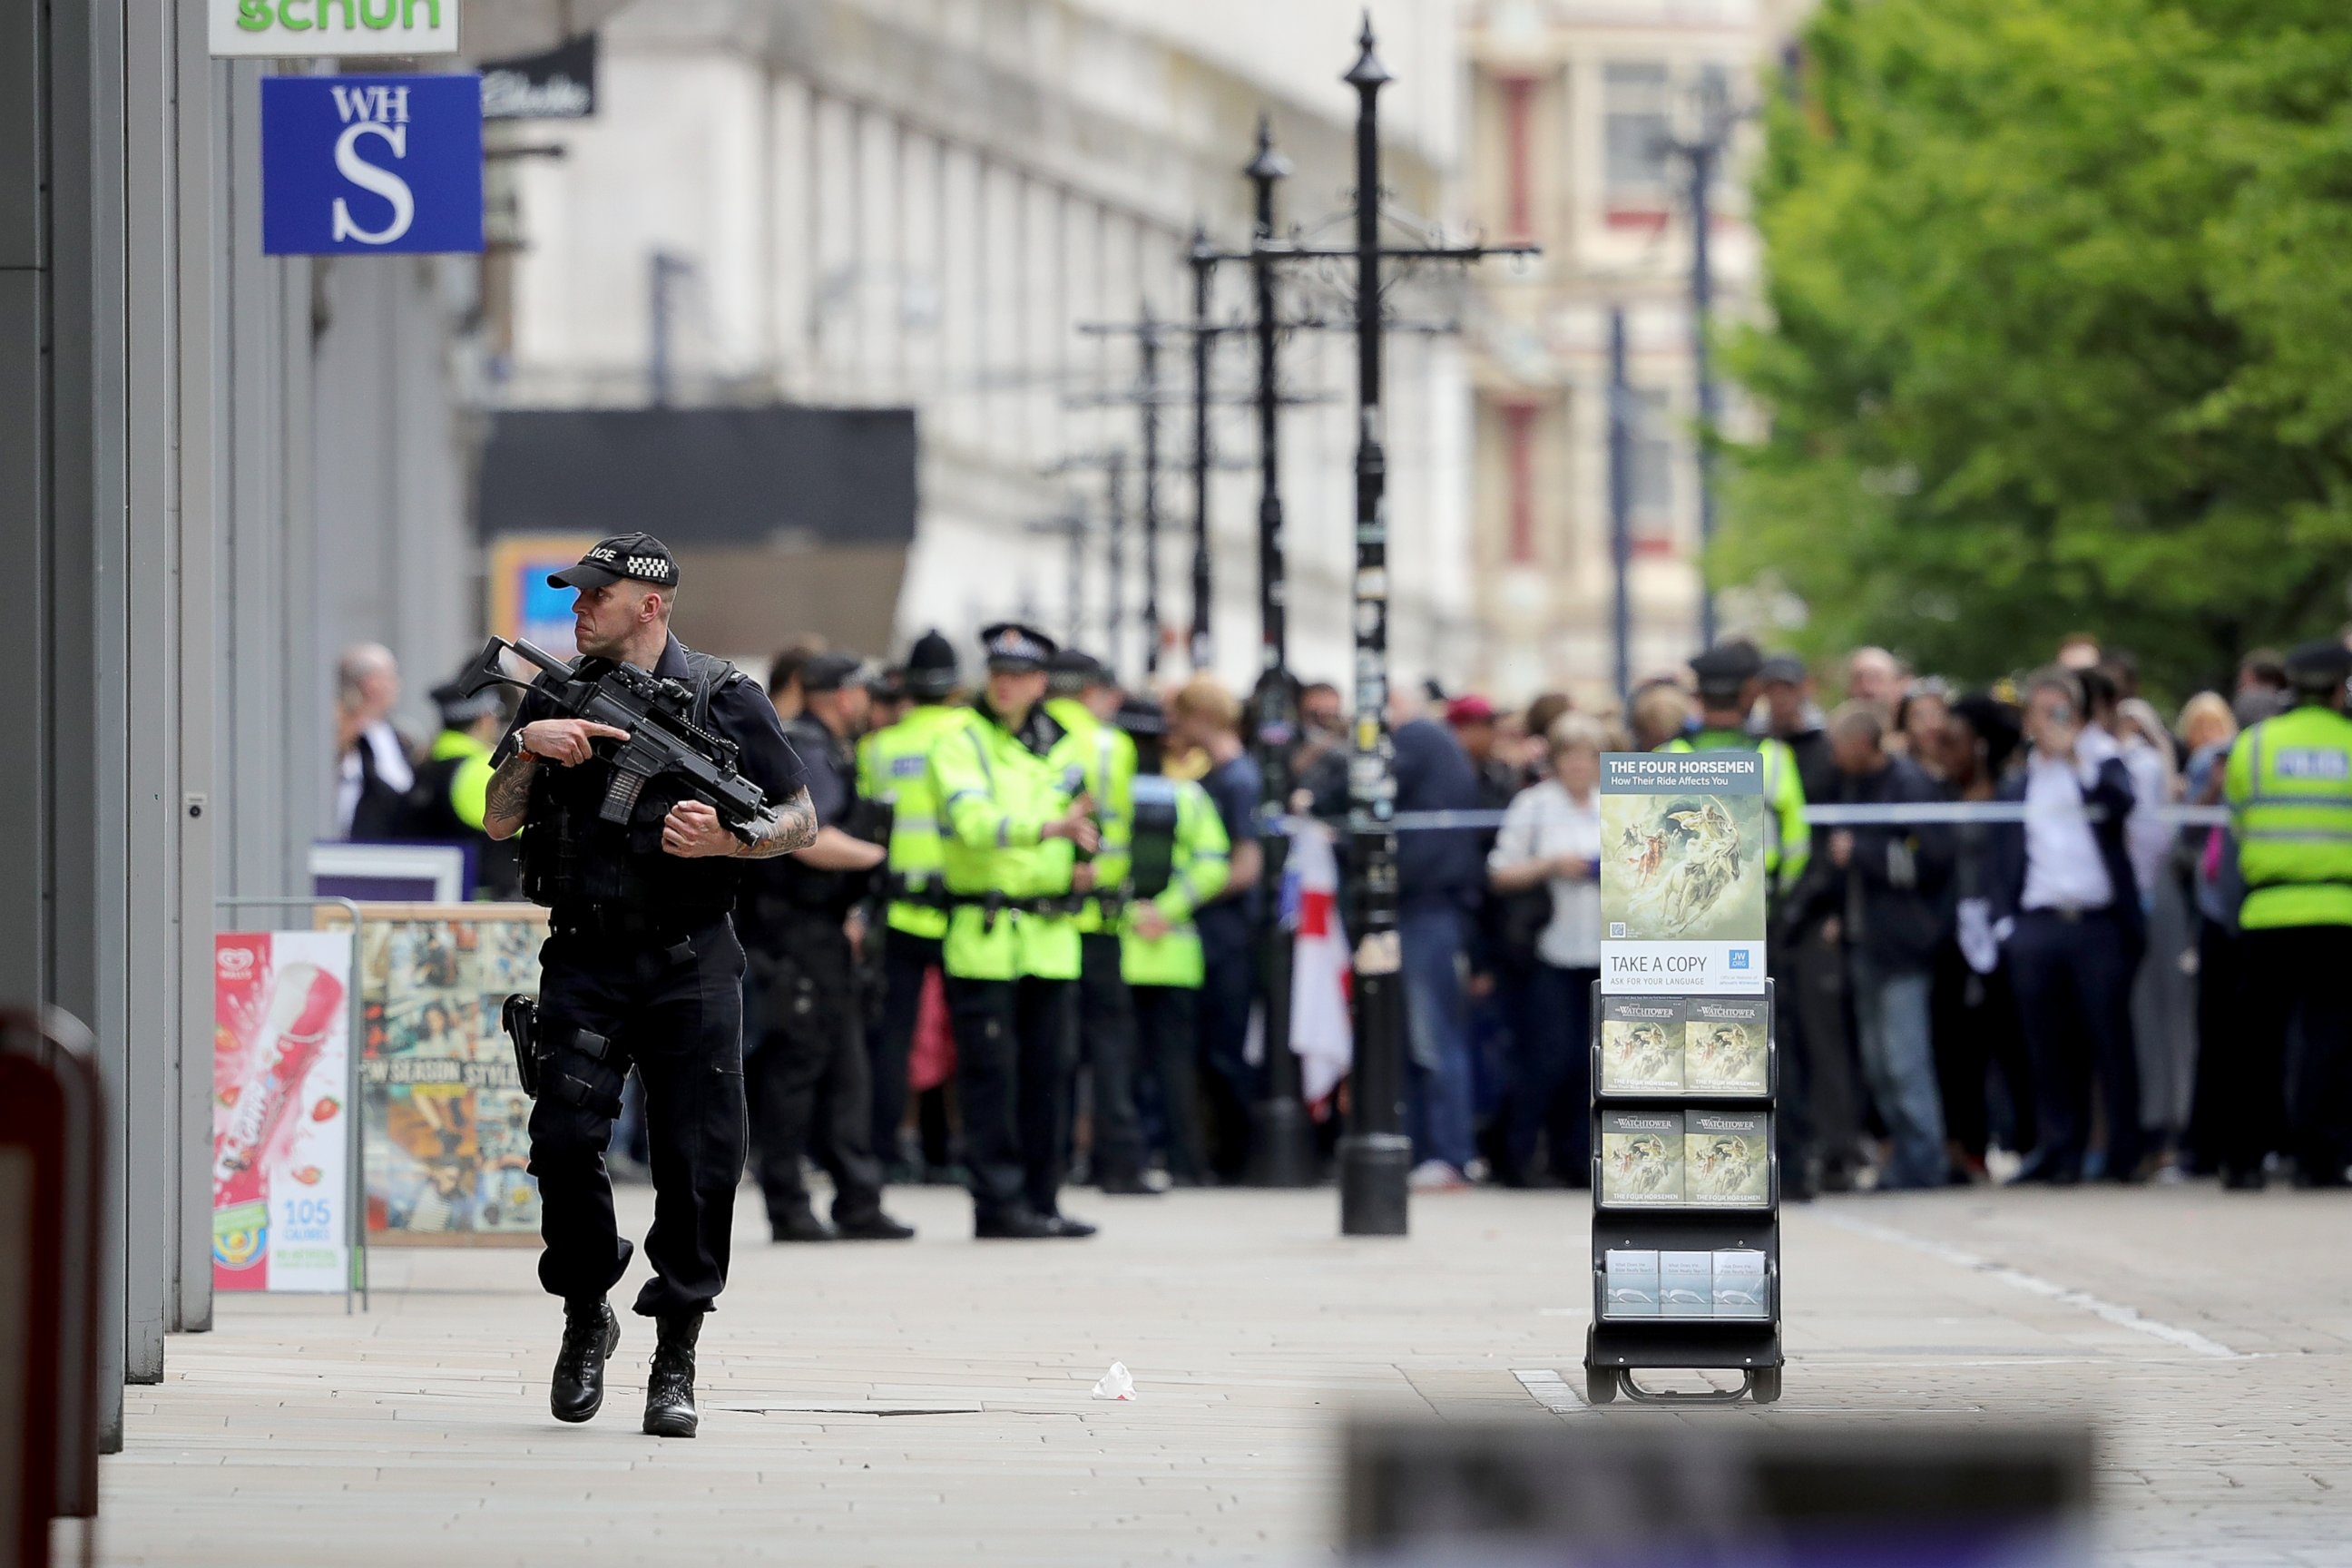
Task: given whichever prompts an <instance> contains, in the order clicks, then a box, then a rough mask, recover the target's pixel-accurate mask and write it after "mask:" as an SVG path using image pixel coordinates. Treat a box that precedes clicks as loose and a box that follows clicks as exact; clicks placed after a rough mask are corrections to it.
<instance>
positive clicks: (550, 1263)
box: [482, 533, 817, 1437]
mask: <svg viewBox="0 0 2352 1568" xmlns="http://www.w3.org/2000/svg"><path fill="white" fill-rule="evenodd" d="M548 582H549V584H551V586H555V587H561V588H571V589H572V590H573V591H574V592H575V593H576V594H577V595H578V596H577V598H576V599H575V600H574V601H573V604H572V618H573V632H574V637H575V640H576V642H577V644H578V647H579V650H580V653H581V656H582V665H581V672H582V673H583V674H588V673H592V672H595V671H598V670H609V669H611V668H613V667H614V666H617V665H629V666H633V667H635V668H637V669H640V670H646V671H649V672H651V673H652V674H653V675H655V676H657V677H661V678H663V679H670V680H675V681H677V682H678V683H679V684H680V685H681V686H682V687H683V688H685V689H686V690H687V691H688V693H689V694H690V711H691V713H692V715H693V717H694V721H695V722H696V723H697V724H698V726H699V727H700V728H703V729H705V730H709V731H716V732H717V733H718V734H719V735H721V736H723V737H725V738H726V739H727V740H729V741H731V742H734V744H735V745H736V747H737V748H739V753H740V754H739V758H738V764H737V765H738V766H739V767H740V771H741V772H742V773H743V775H744V776H745V777H746V778H748V779H749V780H750V781H751V783H752V784H756V785H758V786H759V788H760V789H761V791H762V792H763V793H764V794H765V795H766V797H767V800H768V803H769V805H768V810H767V813H766V815H764V816H761V817H758V818H755V819H753V821H752V822H751V824H750V825H749V826H747V827H746V828H745V829H744V832H743V836H741V837H739V836H738V835H737V833H736V832H734V831H732V830H730V828H729V827H728V826H727V825H726V824H724V823H723V822H722V821H721V820H720V818H719V814H718V812H717V811H716V810H715V809H714V808H713V807H712V806H710V805H709V804H707V803H706V802H704V801H702V800H700V799H698V798H694V797H693V796H692V795H689V794H688V792H687V790H686V789H685V788H684V786H683V784H682V783H681V781H679V780H678V779H677V778H675V777H672V776H670V775H667V774H657V775H656V776H655V777H653V778H650V779H646V780H645V781H644V783H643V785H642V788H641V790H640V791H639V793H638V794H637V795H636V797H635V803H634V805H632V806H630V808H629V809H628V811H627V813H626V817H625V820H624V821H621V822H617V823H611V822H606V821H604V820H603V819H602V818H601V817H600V815H599V812H600V807H601V806H602V805H604V803H605V802H606V800H607V798H608V792H609V791H610V790H611V788H612V785H613V784H614V774H615V771H616V770H615V768H614V763H613V761H612V755H611V753H612V752H613V748H612V747H611V746H610V745H608V744H606V743H605V742H614V741H625V740H626V739H627V738H628V737H627V735H626V733H625V731H620V730H617V729H615V728H614V727H613V726H611V725H608V724H598V723H593V722H590V721H584V720H580V719H570V718H561V717H551V716H550V715H551V712H552V710H553V708H554V703H553V701H552V700H551V699H550V698H549V697H547V696H546V695H545V694H544V693H543V692H541V691H539V690H533V691H532V692H530V693H529V694H528V695H526V696H525V698H524V700H523V704H522V708H521V710H520V712H519V713H517V714H516V716H515V722H514V726H513V727H512V728H511V729H510V730H509V731H508V732H507V736H506V739H505V740H504V741H503V742H501V743H500V745H499V752H498V757H499V762H498V767H497V770H496V772H495V773H492V775H491V778H490V783H489V787H488V791H487V794H486V798H485V803H484V809H483V822H482V826H483V828H484V830H485V831H487V832H488V834H489V836H490V837H493V838H499V839H504V838H509V837H513V836H514V835H515V834H516V833H517V832H518V831H519V830H520V831H522V845H523V881H524V890H525V891H526V892H527V893H528V894H529V895H530V898H531V899H532V900H533V901H535V902H538V903H541V904H545V905H547V906H549V907H550V909H551V911H552V912H551V918H550V920H549V922H548V924H549V930H550V934H549V937H548V941H547V945H546V946H545V947H544V948H543V949H541V954H540V963H541V982H540V995H539V1016H538V1019H537V1024H536V1028H537V1041H538V1044H539V1047H540V1049H541V1067H542V1069H543V1071H544V1073H545V1075H546V1076H545V1077H544V1079H543V1080H542V1081H543V1085H544V1088H543V1091H542V1092H541V1094H540V1096H539V1099H538V1101H537V1103H536V1104H535V1105H534V1107H533V1108H532V1110H531V1118H530V1138H531V1148H530V1172H531V1174H533V1175H534V1176H536V1177H538V1178H539V1186H540V1198H541V1215H542V1218H541V1235H542V1237H544V1239H545V1241H546V1250H545V1251H544V1252H543V1253H541V1256H540V1262H539V1278H540V1283H541V1285H542V1286H544V1287H545V1288H546V1289H547V1291H548V1293H549V1294H551V1295H553V1296H556V1297H559V1298H561V1299H562V1301H563V1318H564V1327H563V1342H562V1349H561V1351H560V1352H558V1354H557V1356H556V1363H555V1375H554V1379H553V1386H552V1389H551V1394H550V1404H551V1406H552V1407H553V1410H554V1413H555V1415H556V1417H557V1418H558V1419H560V1420H564V1421H585V1420H587V1419H588V1418H589V1417H591V1416H593V1415H595V1414H596V1412H597V1410H598V1409H599V1408H600V1407H601V1406H602V1405H603V1404H604V1365H605V1361H606V1358H607V1357H609V1356H610V1355H611V1354H612V1353H613V1352H614V1349H615V1348H616V1347H617V1346H618V1344H619V1342H620V1324H619V1323H618V1321H616V1320H615V1319H614V1315H613V1310H612V1308H611V1306H610V1305H609V1304H607V1302H606V1301H605V1299H604V1298H605V1294H606V1292H608V1291H609V1290H611V1289H612V1288H613V1287H614V1285H615V1284H617V1283H618V1282H619V1281H620V1279H621V1276H622V1274H623V1273H624V1272H625V1270H626V1269H627V1268H628V1265H629V1258H630V1254H631V1250H632V1249H631V1246H630V1243H629V1242H628V1241H627V1240H626V1239H625V1238H624V1237H622V1236H621V1235H620V1232H619V1228H618V1226H616V1224H615V1223H614V1214H613V1188H612V1183H611V1181H610V1179H609V1178H608V1177H607V1175H606V1173H605V1170H604V1145H605V1142H606V1141H607V1140H608V1139H609V1138H610V1136H611V1134H612V1130H613V1118H614V1116H615V1115H616V1114H617V1113H618V1112H619V1110H620V1090H621V1084H622V1082H623V1079H625V1076H626V1074H627V1072H628V1069H629V1068H631V1067H632V1066H634V1067H635V1069H636V1072H637V1076H638V1079H639V1080H640V1081H641V1082H642V1084H643V1086H644V1089H645V1098H646V1122H647V1130H648V1133H649V1136H650V1140H651V1144H652V1154H653V1178H654V1225H653V1229H652V1230H651V1231H650V1232H649V1233H648V1235H647V1237H646V1253H647V1255H648V1259H649V1261H650V1262H651V1263H652V1265H653V1269H654V1277H653V1279H650V1280H648V1281H647V1282H646V1286H645V1288H644V1289H642V1290H641V1291H639V1292H638V1295H637V1301H636V1310H637V1312H638V1313H639V1314H640V1315H641V1316H645V1317H649V1318H652V1319H653V1320H654V1321H655V1323H656V1345H655V1349H654V1354H653V1365H652V1371H651V1373H650V1375H649V1376H648V1378H647V1380H646V1414H645V1429H646V1432H648V1433H650V1434H653V1435H655V1436H676V1437H690V1436H693V1435H694V1432H695V1427H696V1425H697V1415H696V1411H695V1405H694V1354H695V1342H696V1339H697V1336H698V1333H699V1331H700V1329H701V1325H702V1315H703V1314H704V1313H705V1312H708V1311H709V1310H711V1303H712V1301H713V1300H714V1299H715V1298H716V1297H717V1296H718V1295H719V1291H720V1289H723V1288H724V1286H725V1285H726V1282H727V1261H728V1235H729V1229H730V1225H731V1222H732V1220H733V1218H734V1211H735V1186H736V1184H737V1182H738V1181H740V1179H741V1176H742V1173H743V1144H744V1098H743V1065H742V996H741V986H742V982H743V950H742V948H741V947H740V945H738V944H737V942H736V940H735V932H734V929H733V927H732V925H731V924H730V921H729V913H730V910H731V909H732V908H733V906H734V902H735V893H736V883H737V878H738V875H739V873H740V867H739V866H738V865H737V864H735V862H737V861H740V860H742V859H746V858H749V859H770V858H774V857H776V856H779V855H785V854H789V853H791V852H792V851H793V850H795V849H799V848H802V847H805V846H806V845H808V844H810V843H811V842H813V841H814V839H815V837H816V831H817V823H816V813H815V810H814V806H813V805H811V803H810V799H809V792H808V790H807V788H806V787H805V784H804V783H803V777H802V772H801V764H800V761H799V759H798V758H797V757H796V756H795V755H794V754H793V749H792V747H791V745H790V744H789V743H788V742H786V741H785V739H784V734H783V730H782V727H781V726H780V725H779V724H778V723H777V721H776V713H775V710H774V709H773V708H772V707H771V706H770V705H769V703H768V701H767V699H766V698H765V697H764V696H762V695H761V691H760V689H759V688H758V687H757V686H755V685H753V684H751V682H750V681H748V680H746V679H743V677H742V675H741V674H740V672H739V671H737V670H735V669H734V668H731V667H730V666H729V665H728V664H727V663H726V662H725V661H723V660H720V659H716V658H710V657H709V656H708V655H704V654H698V653H694V652H690V651H689V650H688V648H687V647H686V645H685V644H683V643H681V642H679V641H678V639H677V637H674V636H672V635H671V633H670V629H669V622H670V611H671V608H672V606H673V605H674V604H675V603H676V599H677V586H678V571H677V563H676V561H675V560H673V559H672V557H671V555H670V552H669V550H668V547H667V546H666V545H664V544H663V543H662V542H661V541H659V540H657V539H656V538H654V537H653V536H651V535H650V534H644V533H635V534H626V535H623V536H621V537H618V538H614V539H608V540H604V541H603V542H600V543H598V544H597V545H595V546H594V547H593V548H592V549H591V550H590V551H589V552H588V553H587V554H586V555H585V556H583V558H582V559H581V562H580V563H579V564H578V565H576V566H573V567H572V568H570V569H569V570H567V571H563V572H559V573H556V574H553V575H552V576H551V577H550V578H549V579H548Z"/></svg>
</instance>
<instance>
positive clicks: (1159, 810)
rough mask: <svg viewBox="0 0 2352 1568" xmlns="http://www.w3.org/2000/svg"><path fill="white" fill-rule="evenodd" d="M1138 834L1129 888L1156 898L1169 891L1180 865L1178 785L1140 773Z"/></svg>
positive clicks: (1137, 785) (1136, 815)
mask: <svg viewBox="0 0 2352 1568" xmlns="http://www.w3.org/2000/svg"><path fill="white" fill-rule="evenodd" d="M1133 788H1134V791H1135V813H1134V826H1135V836H1134V840H1133V843H1132V845H1131V847H1130V848H1129V871H1128V891H1129V896H1130V897H1132V898H1137V899H1156V898H1158V897H1159V896H1160V894H1161V893H1163V892H1165V891H1167V890H1168V882H1169V879H1170V878H1171V877H1172V876H1174V874H1175V867H1176V824H1177V816H1178V813H1177V808H1176V785H1175V783H1174V781H1173V780H1171V779H1165V778H1161V777H1160V775H1159V774H1157V773H1140V774H1138V775H1137V777H1136V780H1135V784H1134V786H1133Z"/></svg>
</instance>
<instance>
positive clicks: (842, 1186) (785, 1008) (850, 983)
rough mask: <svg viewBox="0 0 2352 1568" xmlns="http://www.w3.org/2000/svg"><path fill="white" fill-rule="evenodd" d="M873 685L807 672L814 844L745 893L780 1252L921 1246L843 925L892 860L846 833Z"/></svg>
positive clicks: (790, 727)
mask: <svg viewBox="0 0 2352 1568" xmlns="http://www.w3.org/2000/svg"><path fill="white" fill-rule="evenodd" d="M863 673H864V671H863V669H862V668H861V666H860V665H859V662H858V660H857V658H856V657H855V656H854V655H850V654H845V653H821V654H818V655H816V656H814V658H810V659H808V660H807V661H806V662H805V663H803V664H802V665H801V666H800V668H799V671H798V679H799V688H800V693H801V704H802V709H801V711H800V713H799V714H798V715H796V716H795V717H794V718H793V719H791V720H790V721H787V722H786V723H785V725H784V735H785V738H786V739H787V740H789V741H791V742H792V743H793V750H794V751H796V752H799V753H800V756H801V760H802V762H803V763H804V764H805V765H806V768H807V770H808V783H809V799H810V802H811V804H813V805H814V806H815V807H816V818H817V825H818V826H817V837H816V842H815V843H814V844H812V845H810V846H809V847H807V848H806V849H804V850H803V851H801V852H800V853H799V854H798V855H793V856H788V857H786V858H783V859H782V860H777V861H772V862H771V863H769V864H767V865H763V866H760V867H758V868H754V869H753V870H752V871H751V874H750V875H749V877H748V878H747V879H746V882H745V887H744V898H743V946H744V951H745V953H746V955H747V959H748V963H747V968H748V971H749V979H748V984H746V986H745V991H744V994H745V999H746V1002H747V1004H748V1009H749V1012H750V1015H751V1027H750V1028H749V1029H748V1030H747V1031H746V1033H747V1034H748V1036H749V1037H750V1039H751V1050H750V1051H749V1052H748V1054H747V1058H746V1061H745V1064H744V1065H745V1068H746V1071H747V1073H748V1076H749V1079H750V1082H749V1086H748V1087H749V1089H750V1094H751V1112H752V1114H751V1122H752V1130H753V1140H752V1141H753V1143H754V1144H755V1146H756V1147H757V1149H758V1151H759V1160H758V1163H757V1167H756V1169H757V1173H758V1175H759V1179H760V1190H761V1194H763V1195H764V1196H765V1197H766V1199H767V1205H768V1225H769V1228H770V1234H771V1235H772V1236H773V1237H775V1239H776V1240H778V1241H831V1240H834V1239H835V1238H836V1237H842V1238H846V1239H850V1240H856V1241H904V1240H906V1239H907V1238H908V1237H911V1236H913V1235H914V1234H915V1233H914V1231H913V1230H911V1229H910V1228H908V1226H903V1225H900V1224H899V1223H898V1221H897V1220H894V1219H892V1218H891V1217H890V1216H889V1215H887V1214H884V1213H883V1212H882V1167H881V1163H880V1162H879V1161H877V1159H876V1158H875V1154H874V1148H873V1142H872V1131H873V1126H872V1120H873V1098H872V1096H873V1089H872V1082H871V1079H870V1078H869V1076H868V1068H867V1064H866V1048H865V1037H864V1014H863V1011H862V1009H861V1008H860V1006H859V1005H858V991H857V987H858V980H859V974H860V971H859V969H858V967H857V965H856V962H855V961H854V958H853V955H852V952H851V947H850V941H849V933H848V931H847V930H846V929H845V921H847V920H848V918H849V914H850V911H851V910H854V909H855V908H856V905H857V903H858V901H859V900H861V899H863V898H864V897H865V896H866V881H867V875H868V873H870V872H871V871H872V870H873V869H874V868H876V867H877V866H879V865H880V864H881V863H882V860H883V858H884V854H885V851H884V848H883V847H882V846H881V845H879V844H873V843H868V842H866V840H865V839H862V838H859V837H853V836H852V835H851V834H850V833H849V832H847V831H845V828H846V826H848V825H849V824H850V820H851V816H852V811H853V807H855V805H856V801H857V779H856V758H855V757H854V755H853V754H852V753H851V751H850V747H851V745H852V744H853V742H855V741H856V735H857V731H858V729H859V726H860V724H861V722H862V721H863V720H864V718H865V716H866V687H865V683H864V681H863V679H862V676H863ZM770 679H771V682H772V683H773V681H774V677H773V676H771V678H770ZM869 940H872V936H871V933H869ZM811 1155H814V1157H815V1159H816V1161H817V1163H819V1164H821V1165H823V1166H824V1169H825V1172H826V1173H827V1174H829V1175H830V1176H832V1178H833V1223H832V1224H831V1225H827V1224H825V1223H824V1221H823V1220H821V1219H819V1218H818V1217H817V1216H816V1214H815V1212H814V1210H813V1209H812V1208H811V1207H810V1205H809V1193H808V1184H807V1178H806V1175H805V1173H804V1170H803V1165H804V1162H805V1160H806V1159H807V1157H809V1156H811Z"/></svg>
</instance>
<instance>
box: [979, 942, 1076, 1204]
mask: <svg viewBox="0 0 2352 1568" xmlns="http://www.w3.org/2000/svg"><path fill="white" fill-rule="evenodd" d="M947 990H948V1016H949V1018H950V1021H951V1022H952V1024H953V1025H954V1027H955V1045H956V1089H957V1098H958V1100H960V1101H961V1105H962V1109H963V1150H964V1163H965V1165H966V1166H967V1167H968V1168H969V1169H970V1171H971V1198H972V1207H973V1209H974V1210H975V1211H976V1213H977V1215H978V1217H979V1218H980V1219H981V1220H982V1221H992V1220H996V1219H1000V1218H1003V1216H1005V1215H1009V1214H1013V1213H1016V1212H1018V1211H1020V1210H1022V1209H1024V1208H1025V1209H1029V1210H1033V1211H1034V1212H1035V1213H1037V1214H1040V1215H1056V1214H1059V1213H1060V1212H1061V1207H1060V1204H1061V1191H1062V1141H1063V1137H1064V1131H1063V1130H1064V1123H1065V1121H1066V1118H1067V1116H1068V1110H1067V1106H1068V1100H1067V1098H1066V1089H1067V1087H1068V1084H1069V1078H1070V1066H1071V1060H1072V1056H1073V1053H1074V1051H1075V1048H1076V1047H1075V1041H1074V1038H1073V1037H1074V1036H1075V1034H1076V1028H1075V1022H1076V1017H1075V1012H1074V1009H1075V1006H1076V999H1077V986H1076V985H1075V984H1072V983H1071V982H1069V981H1066V980H1040V979H1038V978H1036V977H1035V976H1034V975H1029V976H1024V977H1023V978H1021V979H1019V980H964V979H959V978H958V977H957V976H955V975H952V974H950V975H949V976H948V980H947Z"/></svg>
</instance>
